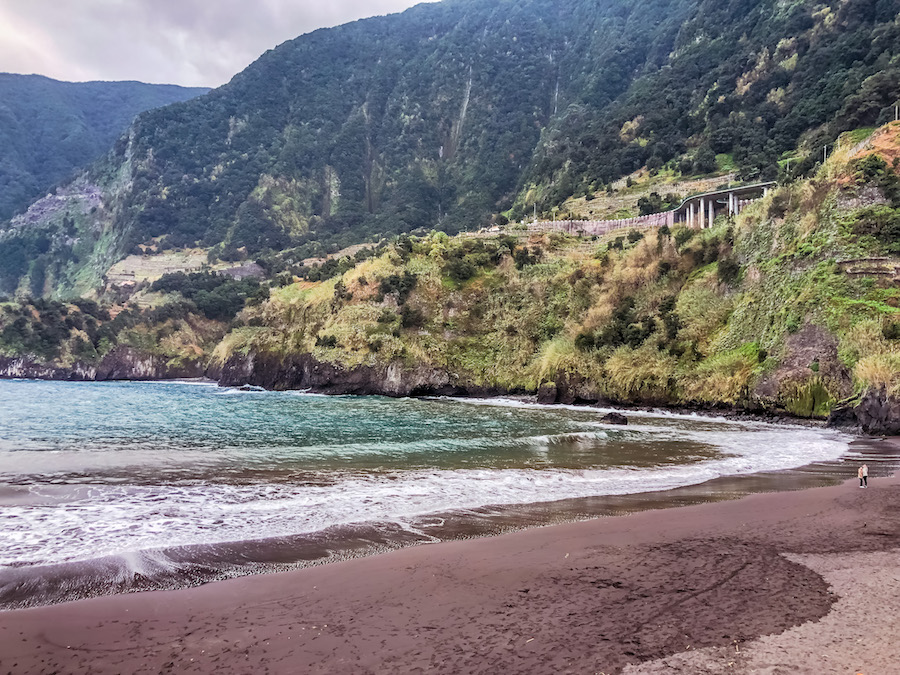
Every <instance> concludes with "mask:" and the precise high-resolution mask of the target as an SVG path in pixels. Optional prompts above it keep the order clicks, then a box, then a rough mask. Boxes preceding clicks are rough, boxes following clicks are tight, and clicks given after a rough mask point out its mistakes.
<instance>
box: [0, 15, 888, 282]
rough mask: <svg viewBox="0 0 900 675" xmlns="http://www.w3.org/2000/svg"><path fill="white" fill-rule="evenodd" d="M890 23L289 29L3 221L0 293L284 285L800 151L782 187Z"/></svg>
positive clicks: (411, 20) (859, 99)
mask: <svg viewBox="0 0 900 675" xmlns="http://www.w3.org/2000/svg"><path fill="white" fill-rule="evenodd" d="M898 8H900V3H898V2H897V1H896V0H829V1H826V2H822V1H816V2H813V1H810V0H763V1H758V0H726V1H722V0H636V1H634V2H627V3H626V2H622V1H620V0H445V1H444V2H440V3H435V4H427V5H420V6H418V7H415V8H413V9H411V10H409V11H407V12H404V13H403V14H400V15H395V16H390V17H381V18H374V19H369V20H365V21H360V22H356V23H353V24H348V25H345V26H341V27H338V28H334V29H329V30H322V31H317V32H314V33H311V34H309V35H304V36H302V37H300V38H298V39H296V40H293V41H291V42H288V43H285V44H283V45H281V46H280V47H278V48H277V49H274V50H272V51H270V52H268V53H267V54H265V55H264V56H262V57H261V58H260V59H259V60H258V61H257V62H256V63H254V64H253V65H251V66H250V67H249V68H247V69H246V70H245V71H244V72H242V73H240V74H239V75H237V76H236V77H235V78H234V79H233V80H232V82H230V83H229V84H228V85H226V86H224V87H222V88H220V89H218V90H215V91H213V92H212V93H210V94H209V95H208V96H204V97H202V98H199V99H194V100H191V101H188V102H185V103H180V104H176V105H173V106H169V107H166V108H162V109H158V110H154V111H151V112H148V113H145V114H143V115H141V116H140V117H139V118H138V119H137V121H136V122H135V124H134V125H133V127H132V128H131V130H130V132H129V134H128V135H127V136H124V137H122V138H121V139H120V140H119V141H118V143H117V144H116V146H115V148H114V149H113V150H112V151H111V153H110V154H109V155H108V156H107V158H106V159H105V160H103V161H101V162H100V163H99V164H97V165H95V166H94V167H93V168H92V169H91V170H90V171H89V172H87V173H86V174H84V175H82V176H81V177H79V178H78V179H77V180H76V181H74V182H73V183H72V184H71V185H69V186H67V187H66V188H65V189H64V190H62V192H61V193H60V195H59V196H57V197H55V198H54V200H52V201H50V202H45V203H38V204H36V205H35V206H34V207H32V210H31V211H29V213H28V214H26V216H24V217H22V218H20V219H18V220H17V221H13V222H12V223H11V224H10V225H9V226H8V227H6V228H5V231H4V232H3V233H0V293H7V294H10V293H14V292H18V293H19V294H26V293H31V294H37V295H39V294H52V295H56V296H64V295H66V294H71V293H81V292H85V291H87V290H89V289H90V288H91V287H93V286H95V285H96V284H97V282H98V281H99V279H100V277H101V276H102V275H103V274H104V273H105V271H106V269H108V267H109V265H111V264H112V263H113V262H115V261H116V260H117V259H119V258H121V257H122V256H123V255H124V254H125V253H127V252H129V251H133V250H135V247H136V246H138V245H140V244H150V243H154V245H155V246H157V247H162V248H165V247H184V246H194V245H199V246H202V247H205V248H212V253H213V255H218V256H220V257H223V258H225V259H239V258H242V257H245V256H250V257H252V258H260V257H261V258H263V259H266V260H269V262H270V269H275V270H276V271H277V270H278V266H279V265H280V266H281V267H282V268H288V269H290V267H291V265H295V264H296V262H297V261H299V260H301V259H302V258H304V257H306V256H310V255H316V254H321V253H323V252H326V251H329V250H337V249H338V248H341V247H343V246H346V245H348V244H352V243H355V242H361V241H374V240H379V239H381V238H383V237H389V236H391V235H394V234H396V233H400V232H415V231H417V230H422V231H424V230H430V229H432V228H437V229H442V230H445V231H447V232H450V233H453V232H456V231H458V230H461V229H464V228H467V227H472V226H480V225H482V224H483V223H485V222H486V221H487V219H488V218H489V217H490V216H491V215H492V214H496V213H498V212H507V214H508V216H511V217H513V218H515V217H517V216H520V215H521V214H523V213H524V212H526V211H527V212H530V211H531V209H532V208H534V206H533V205H536V207H537V208H538V209H540V210H542V211H545V212H546V211H549V210H550V209H551V208H552V207H554V206H557V205H559V204H561V203H562V202H563V201H564V200H565V199H566V198H567V197H570V196H572V195H573V194H578V193H587V192H589V191H591V190H595V189H597V188H599V187H602V186H604V185H606V184H608V183H609V182H610V181H611V180H613V179H615V178H617V177H620V176H623V175H626V174H628V173H630V172H631V171H633V170H635V169H636V168H638V167H641V166H644V165H646V166H647V167H648V168H650V169H651V170H657V169H659V168H661V167H663V166H665V167H667V169H668V170H669V171H681V172H684V173H706V172H710V171H712V170H714V169H715V168H716V167H717V164H719V163H727V164H735V165H736V166H737V167H739V170H740V173H741V175H742V177H745V178H748V179H749V178H755V177H759V176H763V177H765V176H773V175H776V174H777V173H778V171H779V163H778V162H779V160H782V159H783V158H785V157H786V156H787V155H786V153H794V152H795V151H796V150H797V148H800V151H799V153H798V154H797V155H796V159H797V160H798V161H795V162H793V163H792V165H791V171H792V172H794V173H804V172H807V171H809V170H811V169H812V168H813V167H814V165H815V163H816V161H817V158H818V157H819V156H820V155H821V146H822V145H823V144H825V143H830V142H832V141H833V140H834V139H835V138H836V137H837V135H838V134H839V133H840V132H842V131H844V130H847V129H854V128H858V127H863V126H867V125H873V124H876V123H879V122H883V121H885V120H886V119H887V118H888V116H889V115H891V114H892V106H893V104H894V103H895V102H896V101H897V99H898V98H900V61H898V57H900V55H898V49H900V24H898V22H897V20H896V16H897V13H898ZM285 249H287V250H288V251H289V252H288V253H286V254H283V255H279V256H277V260H276V259H275V258H274V257H273V256H272V252H274V251H283V250H285ZM13 259H14V260H15V261H14V262H9V261H10V260H13ZM3 261H6V262H3ZM276 263H277V264H276ZM273 266H274V267H273Z"/></svg>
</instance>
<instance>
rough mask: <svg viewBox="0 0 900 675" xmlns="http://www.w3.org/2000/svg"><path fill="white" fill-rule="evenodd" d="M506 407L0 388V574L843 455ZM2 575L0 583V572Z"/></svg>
mask: <svg viewBox="0 0 900 675" xmlns="http://www.w3.org/2000/svg"><path fill="white" fill-rule="evenodd" d="M605 412H606V411H603V410H599V409H594V408H574V407H572V408H566V407H543V406H537V405H528V404H524V403H519V402H515V401H502V400H498V401H459V400H447V399H433V400H412V399H386V398H378V397H370V398H354V397H322V396H315V395H306V394H301V393H296V392H281V393H279V392H244V391H238V390H234V389H221V388H219V387H217V386H215V385H212V384H207V383H195V382H190V383H183V382H167V383H61V382H34V381H0V576H2V572H3V570H4V569H7V570H11V569H15V570H22V569H28V568H34V569H38V568H40V567H45V566H48V565H58V564H60V563H72V562H78V561H89V560H92V559H98V558H102V557H108V556H126V557H127V556H133V555H135V554H136V553H139V552H146V551H152V550H157V549H161V548H165V547H178V546H192V545H198V544H200V545H217V544H222V543H225V542H246V541H252V540H262V539H267V538H272V537H291V536H296V535H303V534H310V533H317V532H322V531H324V530H326V529H328V528H334V527H337V526H344V525H348V524H354V523H356V524H358V523H384V524H390V526H391V527H393V528H395V529H396V528H400V529H403V528H412V527H413V523H414V522H417V519H419V518H421V517H422V516H424V515H427V514H430V513H438V512H446V511H452V510H465V509H474V508H478V507H482V506H485V505H500V504H525V503H533V502H543V501H553V500H562V499H569V498H575V497H588V496H594V495H615V494H628V493H636V492H644V491H651V490H663V489H666V488H671V487H678V486H683V485H692V484H697V483H701V482H703V481H706V480H709V479H711V478H715V477H718V476H724V475H737V474H746V473H753V472H758V471H766V470H778V469H787V468H792V467H797V466H801V465H805V464H808V463H810V462H813V461H818V460H831V459H837V458H838V457H840V456H841V455H842V454H843V453H844V452H845V450H846V449H847V445H848V440H849V439H848V437H846V436H843V435H841V434H838V433H836V432H831V431H825V430H819V429H811V428H803V427H792V426H773V425H767V424H762V423H756V422H735V421H729V420H724V419H716V418H703V417H697V416H677V415H666V414H662V413H659V414H650V413H628V416H629V419H630V424H629V426H627V427H616V426H611V425H608V424H605V423H603V422H602V416H603V414H604V413H605ZM0 582H2V579H0Z"/></svg>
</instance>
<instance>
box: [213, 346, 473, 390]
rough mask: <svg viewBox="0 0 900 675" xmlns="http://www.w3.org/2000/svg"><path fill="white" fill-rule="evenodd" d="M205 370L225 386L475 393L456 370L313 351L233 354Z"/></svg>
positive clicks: (277, 388)
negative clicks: (353, 360)
mask: <svg viewBox="0 0 900 675" xmlns="http://www.w3.org/2000/svg"><path fill="white" fill-rule="evenodd" d="M207 376H208V377H211V378H213V379H216V380H218V381H219V384H221V385H222V386H227V387H239V386H242V385H246V384H249V385H255V386H258V387H265V388H266V389H276V390H286V389H305V390H310V391H315V392H319V393H323V394H352V395H370V394H381V395H385V396H428V395H433V396H462V395H466V394H469V393H471V392H470V391H469V389H468V388H466V387H462V386H459V385H458V384H456V383H455V380H456V378H455V377H454V376H453V375H451V374H450V373H447V372H445V371H442V370H438V369H435V368H428V367H418V368H406V367H404V366H403V365H402V364H400V363H390V364H387V365H384V366H356V367H352V368H347V367H344V366H342V365H340V364H336V363H327V362H324V361H319V360H318V359H316V358H315V357H314V356H312V355H311V354H291V355H287V356H280V355H274V354H258V353H253V352H251V353H249V354H234V355H232V356H231V357H230V358H229V359H228V360H227V361H226V362H225V363H224V364H223V365H222V366H220V367H212V368H210V369H209V371H207Z"/></svg>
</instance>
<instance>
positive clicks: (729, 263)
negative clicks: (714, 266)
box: [717, 258, 741, 284]
mask: <svg viewBox="0 0 900 675" xmlns="http://www.w3.org/2000/svg"><path fill="white" fill-rule="evenodd" d="M740 273H741V266H740V265H739V264H738V263H737V262H736V261H735V260H734V259H733V258H724V259H722V260H720V261H719V265H718V270H717V274H718V277H719V282H720V283H723V284H733V283H734V282H735V281H737V278H738V275H739V274H740Z"/></svg>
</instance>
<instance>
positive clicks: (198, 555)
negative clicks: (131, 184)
mask: <svg viewBox="0 0 900 675" xmlns="http://www.w3.org/2000/svg"><path fill="white" fill-rule="evenodd" d="M161 383H162V384H165V383H166V381H163V382H161ZM204 384H206V385H212V384H213V383H212V382H209V381H204ZM451 400H454V401H458V402H462V403H473V404H475V405H494V404H496V405H505V404H508V403H510V402H514V403H516V404H522V403H524V404H526V405H528V406H529V407H532V406H533V407H536V408H545V409H552V408H554V407H557V406H560V405H562V406H563V407H565V408H570V409H581V408H583V406H577V405H567V404H541V403H536V402H525V401H523V400H522V399H515V400H506V399H504V400H499V401H498V400H494V401H493V402H492V401H491V400H489V399H488V400H483V402H481V401H480V402H472V401H471V399H451ZM590 407H595V406H590ZM641 412H645V411H641ZM646 412H647V413H648V414H650V415H653V414H654V413H660V412H661V411H659V410H658V409H656V410H653V409H651V410H648V411H646ZM663 414H666V412H663ZM670 414H673V415H677V413H670ZM695 416H697V413H687V414H683V415H682V417H685V418H687V417H691V418H693V417H695ZM701 417H702V415H701ZM710 419H713V418H710ZM720 419H723V420H724V419H725V418H720ZM742 421H746V420H742ZM810 426H811V427H813V428H821V425H810ZM855 455H864V456H867V457H868V461H869V462H870V463H872V462H873V467H872V468H873V475H878V473H879V472H880V473H882V474H884V473H885V471H887V470H893V469H894V468H895V467H896V468H900V444H898V445H897V446H896V447H895V446H894V445H892V444H891V443H890V442H888V443H885V442H882V441H878V440H877V439H871V438H868V439H867V438H860V437H857V438H855V439H854V440H851V441H850V444H849V446H848V448H847V449H846V450H845V451H844V454H843V456H842V457H841V458H836V459H834V460H820V461H815V462H812V463H810V464H806V465H802V466H799V467H794V468H790V469H779V470H757V471H755V472H753V473H737V474H730V475H722V476H718V477H715V478H711V479H709V480H705V481H703V482H698V483H689V484H683V485H680V486H675V487H665V488H662V489H649V490H646V491H637V492H625V493H613V494H601V495H595V496H576V497H563V498H557V499H553V500H547V501H530V502H521V503H497V504H486V505H482V506H477V507H471V508H458V509H455V510H437V511H429V512H427V513H422V514H420V515H417V516H413V517H411V518H409V519H407V520H406V521H404V523H403V524H401V523H398V522H394V521H377V520H373V521H359V522H348V523H345V524H341V525H334V526H330V527H327V528H325V529H322V530H317V531H314V532H309V533H304V534H295V535H284V536H272V537H270V538H260V539H245V540H223V541H221V542H213V543H194V544H181V545H177V546H173V547H164V546H163V547H157V548H148V549H144V550H138V551H134V552H131V553H127V554H118V555H117V554H113V555H108V556H103V557H97V558H89V559H83V560H78V561H73V562H64V563H58V564H50V565H45V566H23V567H9V568H6V569H5V570H2V571H0V612H4V611H15V610H20V609H27V608H36V607H43V606H56V605H59V604H64V603H68V602H74V601H80V600H84V599H88V598H94V597H109V596H115V595H121V594H134V593H146V592H155V591H177V590H183V589H189V588H196V587H198V586H202V585H204V584H208V583H217V582H221V581H225V580H229V579H240V578H245V577H254V576H260V575H270V574H281V573H285V572H290V571H296V570H298V569H307V568H310V567H318V566H322V565H331V564H335V563H338V562H342V561H346V560H353V559H360V558H366V557H371V556H377V555H382V554H384V553H386V552H391V551H396V550H404V549H407V548H409V547H414V546H418V545H421V544H433V543H438V542H451V541H459V540H472V539H483V538H488V537H496V536H503V535H506V534H509V533H514V532H519V531H523V530H528V529H531V528H538V527H546V526H554V525H560V524H567V523H575V522H582V521H586V520H591V519H595V518H606V517H615V516H620V515H625V514H631V513H638V512H643V511H656V510H665V509H669V508H673V507H682V506H687V505H694V504H704V503H716V502H722V501H727V500H734V499H740V498H742V497H745V496H747V495H751V494H758V493H769V492H783V491H794V490H803V489H809V488H813V487H820V486H827V485H834V484H836V483H838V482H840V481H842V480H845V479H846V478H847V477H848V476H850V475H851V474H852V475H855V468H854V469H847V460H848V458H851V457H853V456H855ZM881 464H884V467H881V466H879V465H881Z"/></svg>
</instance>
